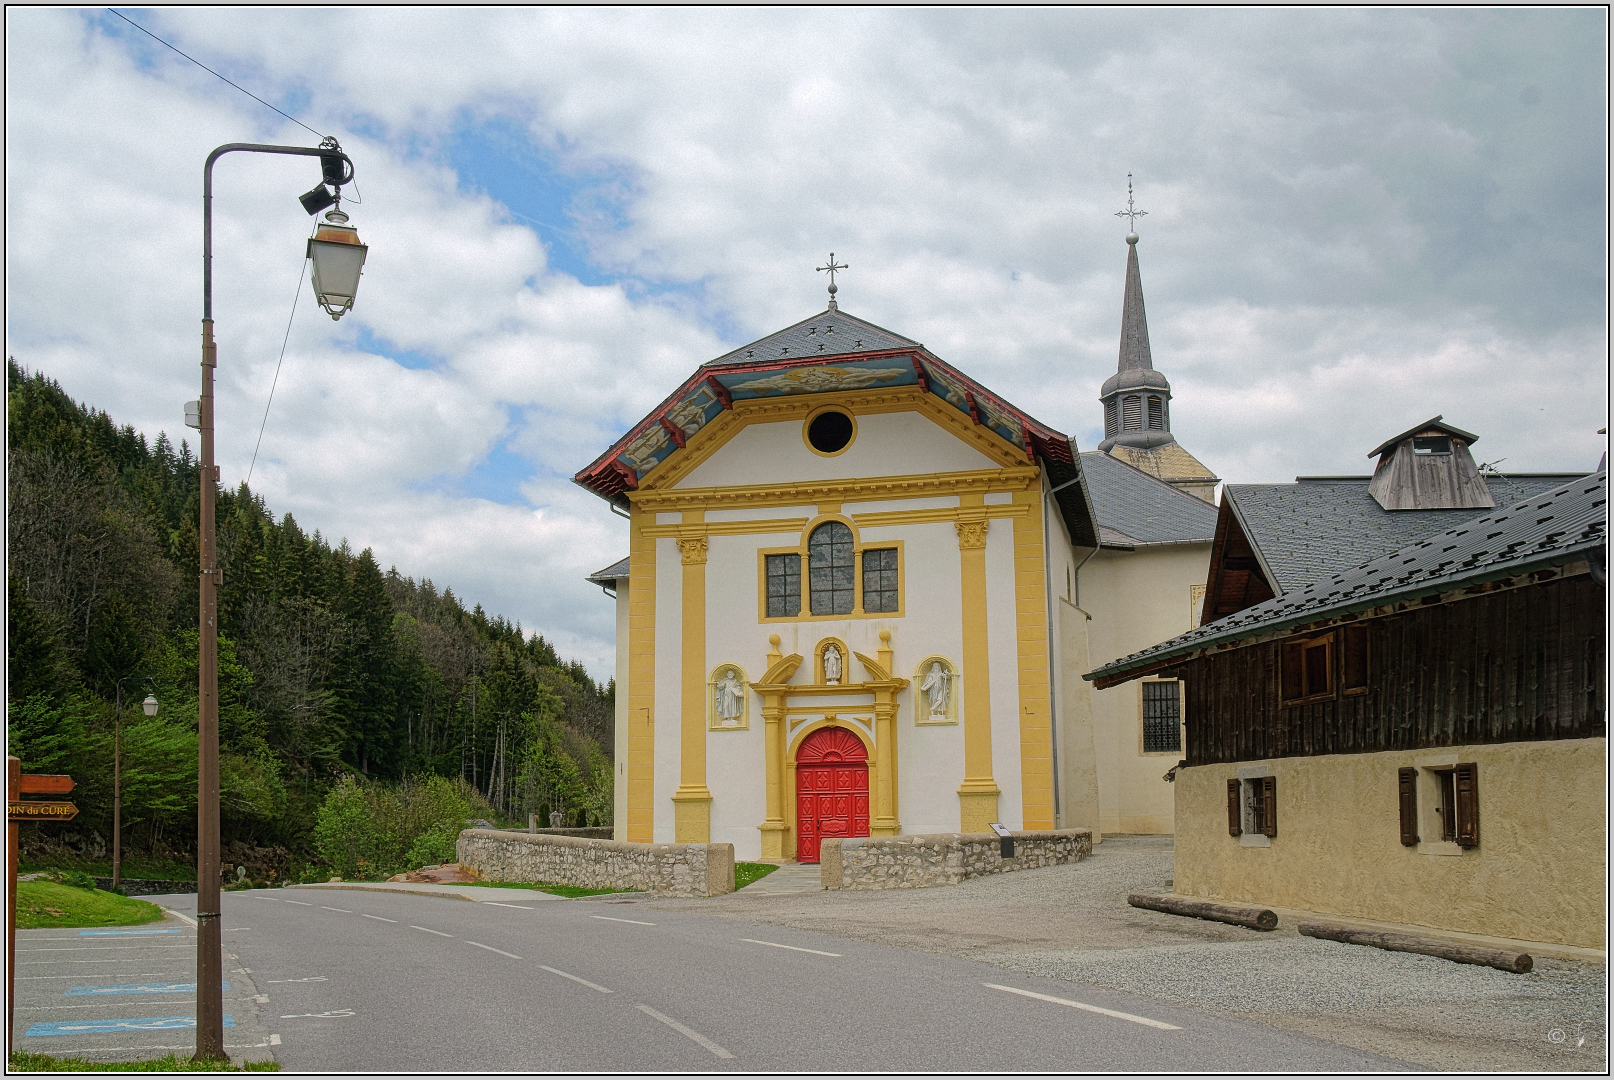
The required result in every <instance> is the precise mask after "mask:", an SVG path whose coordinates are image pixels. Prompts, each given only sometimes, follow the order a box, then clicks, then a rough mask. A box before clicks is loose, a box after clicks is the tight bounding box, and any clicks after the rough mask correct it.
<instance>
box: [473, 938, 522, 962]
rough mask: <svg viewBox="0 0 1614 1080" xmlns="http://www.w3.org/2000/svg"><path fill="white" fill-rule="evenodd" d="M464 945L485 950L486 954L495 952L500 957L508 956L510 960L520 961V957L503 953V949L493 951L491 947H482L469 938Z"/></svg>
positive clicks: (478, 942) (482, 945) (479, 943)
mask: <svg viewBox="0 0 1614 1080" xmlns="http://www.w3.org/2000/svg"><path fill="white" fill-rule="evenodd" d="M465 944H467V945H475V946H476V947H477V948H478V949H486V950H487V951H488V952H496V953H498V954H499V955H500V956H508V957H509V958H510V959H512V960H520V959H521V957H519V956H517V955H516V954H515V953H513V952H505V951H504V950H503V949H495V948H494V947H493V946H492V945H484V944H482V943H481V942H480V941H472V940H471V939H470V938H466V939H465Z"/></svg>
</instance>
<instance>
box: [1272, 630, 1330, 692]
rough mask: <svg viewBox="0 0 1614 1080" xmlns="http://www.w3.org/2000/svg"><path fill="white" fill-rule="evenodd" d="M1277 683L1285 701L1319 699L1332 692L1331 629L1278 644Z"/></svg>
mask: <svg viewBox="0 0 1614 1080" xmlns="http://www.w3.org/2000/svg"><path fill="white" fill-rule="evenodd" d="M1280 648H1281V652H1280V654H1279V668H1280V671H1279V677H1278V678H1279V686H1280V688H1281V692H1282V694H1283V703H1284V704H1285V705H1294V704H1297V703H1299V702H1303V701H1320V700H1322V699H1323V698H1330V697H1333V696H1334V635H1333V633H1332V632H1329V633H1327V634H1322V635H1320V636H1318V637H1314V638H1303V639H1301V640H1299V641H1286V642H1284V643H1283V645H1282V646H1281V647H1280Z"/></svg>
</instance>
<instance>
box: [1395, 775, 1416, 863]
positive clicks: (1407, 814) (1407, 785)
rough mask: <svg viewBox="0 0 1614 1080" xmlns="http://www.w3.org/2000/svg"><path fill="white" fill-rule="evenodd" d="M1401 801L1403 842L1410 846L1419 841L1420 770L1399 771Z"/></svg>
mask: <svg viewBox="0 0 1614 1080" xmlns="http://www.w3.org/2000/svg"><path fill="white" fill-rule="evenodd" d="M1398 783H1399V785H1400V792H1399V794H1400V802H1401V842H1402V843H1403V844H1406V845H1407V846H1408V847H1410V846H1412V845H1413V844H1416V843H1417V842H1418V770H1417V769H1402V770H1400V772H1399V779H1398Z"/></svg>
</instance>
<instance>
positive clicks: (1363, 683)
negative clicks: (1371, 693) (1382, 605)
mask: <svg viewBox="0 0 1614 1080" xmlns="http://www.w3.org/2000/svg"><path fill="white" fill-rule="evenodd" d="M1342 636H1343V637H1344V639H1345V642H1344V646H1345V658H1344V663H1343V665H1342V667H1343V675H1344V677H1343V678H1342V679H1341V680H1340V682H1341V685H1342V686H1343V687H1344V688H1345V692H1346V693H1347V694H1348V693H1351V692H1352V691H1361V690H1366V689H1367V627H1365V626H1347V627H1346V628H1345V633H1344V634H1343V635H1342Z"/></svg>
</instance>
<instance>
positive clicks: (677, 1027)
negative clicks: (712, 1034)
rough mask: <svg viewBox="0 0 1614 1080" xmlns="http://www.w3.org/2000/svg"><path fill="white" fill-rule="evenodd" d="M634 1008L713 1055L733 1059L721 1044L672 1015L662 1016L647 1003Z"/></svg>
mask: <svg viewBox="0 0 1614 1080" xmlns="http://www.w3.org/2000/svg"><path fill="white" fill-rule="evenodd" d="M635 1008H637V1009H638V1010H639V1011H640V1012H642V1013H644V1014H645V1015H646V1016H649V1017H652V1018H654V1019H656V1020H660V1021H661V1022H662V1023H663V1024H666V1025H667V1026H668V1027H670V1028H672V1029H673V1030H674V1031H676V1032H678V1034H680V1035H682V1036H683V1037H684V1038H686V1039H688V1040H689V1041H690V1042H693V1043H698V1044H700V1045H701V1046H704V1047H705V1048H706V1049H707V1050H710V1051H711V1052H712V1056H713V1057H719V1058H724V1059H728V1060H732V1059H733V1057H734V1055H733V1054H731V1053H729V1052H728V1051H727V1050H725V1049H723V1048H722V1047H721V1046H719V1045H717V1044H716V1043H715V1042H713V1041H712V1040H711V1039H708V1038H707V1037H706V1036H705V1035H702V1034H701V1033H700V1032H698V1031H693V1030H691V1029H690V1028H687V1027H685V1026H684V1025H683V1024H680V1023H679V1022H678V1021H676V1020H674V1019H673V1018H672V1017H670V1016H663V1015H662V1014H661V1013H658V1012H657V1011H656V1010H654V1009H652V1008H651V1007H650V1006H648V1005H637V1006H635Z"/></svg>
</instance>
